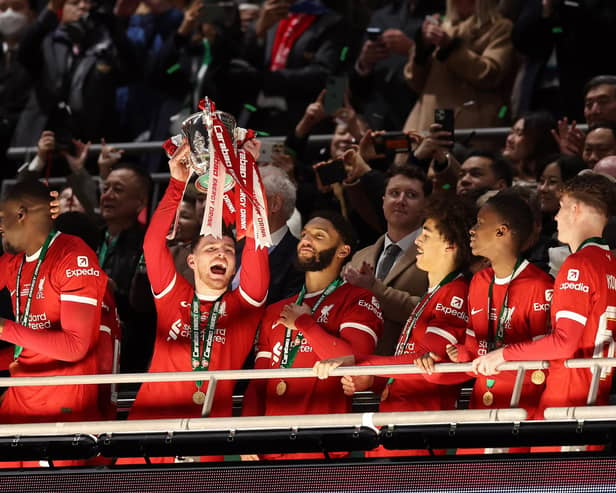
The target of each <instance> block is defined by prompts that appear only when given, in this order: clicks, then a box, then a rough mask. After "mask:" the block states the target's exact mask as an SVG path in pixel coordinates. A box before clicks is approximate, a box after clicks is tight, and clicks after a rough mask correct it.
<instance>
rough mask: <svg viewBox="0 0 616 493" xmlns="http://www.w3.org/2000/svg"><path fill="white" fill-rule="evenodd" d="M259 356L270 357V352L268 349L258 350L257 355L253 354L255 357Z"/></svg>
mask: <svg viewBox="0 0 616 493" xmlns="http://www.w3.org/2000/svg"><path fill="white" fill-rule="evenodd" d="M259 358H267V359H272V353H271V352H269V351H259V352H258V353H257V355H256V356H255V359H259Z"/></svg>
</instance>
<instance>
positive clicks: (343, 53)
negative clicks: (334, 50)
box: [340, 46, 349, 62]
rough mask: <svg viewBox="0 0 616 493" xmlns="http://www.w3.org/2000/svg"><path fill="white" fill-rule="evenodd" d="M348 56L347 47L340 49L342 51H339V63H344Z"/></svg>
mask: <svg viewBox="0 0 616 493" xmlns="http://www.w3.org/2000/svg"><path fill="white" fill-rule="evenodd" d="M348 54H349V47H348V46H344V47H343V48H342V50H341V51H340V61H341V62H344V61H346V57H347V55H348Z"/></svg>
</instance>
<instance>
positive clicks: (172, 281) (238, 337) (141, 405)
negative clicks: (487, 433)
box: [130, 179, 269, 419]
mask: <svg viewBox="0 0 616 493" xmlns="http://www.w3.org/2000/svg"><path fill="white" fill-rule="evenodd" d="M183 189H184V184H183V183H181V182H179V181H177V180H174V179H171V180H170V183H169V186H168V187H167V191H166V192H165V195H164V197H163V198H162V200H161V202H160V204H159V205H158V208H157V210H156V213H155V214H154V216H153V217H152V221H151V223H150V226H149V227H148V230H147V232H146V236H145V240H144V246H143V251H144V255H145V261H146V268H147V270H148V276H149V278H150V283H151V285H152V290H153V291H154V298H155V303H156V313H157V328H156V342H155V345H154V354H153V356H152V362H151V364H150V368H149V371H150V372H169V371H171V372H174V371H190V370H191V369H192V357H191V337H190V334H191V327H190V317H191V315H190V309H191V303H192V300H193V296H194V293H195V290H194V288H192V287H191V286H190V284H188V282H187V281H186V280H185V279H184V278H183V277H182V276H181V275H180V274H179V273H177V272H176V270H175V265H174V262H173V258H172V257H171V254H170V253H169V250H168V248H167V245H166V241H165V236H166V235H167V232H168V231H169V226H170V224H171V221H172V220H173V218H174V217H175V212H176V209H177V206H178V204H179V202H180V200H181V197H182V191H183ZM268 285H269V267H268V253H267V249H266V248H261V249H259V250H255V246H254V240H253V239H252V238H247V240H246V247H245V248H244V251H243V254H242V270H241V273H240V285H239V287H238V288H237V289H235V290H234V291H228V292H227V293H225V294H224V296H223V298H222V304H221V307H220V313H219V317H218V320H217V322H216V332H215V336H214V342H213V345H212V351H211V358H210V364H209V369H211V370H236V369H239V368H241V367H242V365H243V363H244V361H245V359H246V357H247V356H248V354H249V352H250V350H251V348H252V345H253V343H254V339H255V334H256V330H257V325H258V323H259V320H260V318H261V315H262V305H263V303H265V299H266V297H267V288H268ZM198 297H199V299H200V300H201V304H200V308H201V328H202V330H201V333H202V338H203V336H204V335H205V332H206V331H205V330H203V329H204V328H205V324H206V322H207V318H208V315H209V311H210V309H211V308H212V306H213V304H214V301H215V299H213V298H212V297H208V296H204V295H198ZM201 344H203V341H202V343H201ZM199 373H200V372H195V381H196V380H200V378H199ZM234 385H235V382H234V381H229V380H227V381H220V382H218V384H217V387H216V396H215V398H214V404H213V408H212V412H211V416H230V415H231V409H232V393H233V387H234ZM196 390H197V387H196V385H195V382H194V381H188V382H174V383H171V382H169V383H159V382H155V383H144V384H143V385H142V386H141V388H140V389H139V392H138V394H137V398H136V399H135V403H134V404H133V407H132V409H131V411H130V418H131V419H145V418H179V417H199V416H201V408H202V406H201V405H197V404H195V403H194V402H193V400H192V396H193V393H194V392H195V391H196ZM201 391H203V392H206V391H207V383H206V382H204V383H203V385H202V386H201Z"/></svg>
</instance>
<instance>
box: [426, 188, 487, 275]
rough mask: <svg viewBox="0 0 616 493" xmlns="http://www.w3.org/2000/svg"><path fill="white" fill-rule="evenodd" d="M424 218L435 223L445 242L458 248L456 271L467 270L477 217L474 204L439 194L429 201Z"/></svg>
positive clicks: (449, 195)
mask: <svg viewBox="0 0 616 493" xmlns="http://www.w3.org/2000/svg"><path fill="white" fill-rule="evenodd" d="M424 216H425V218H426V219H432V220H433V221H434V222H435V226H436V229H437V230H438V232H439V233H440V234H441V236H442V237H443V238H444V239H445V241H447V242H448V243H452V244H453V245H455V246H456V247H457V250H458V252H457V254H456V259H455V262H456V269H458V270H464V269H466V268H467V267H468V265H469V263H470V261H471V258H472V254H471V247H470V236H469V233H468V232H469V230H470V229H471V227H472V226H473V224H475V219H476V217H477V209H476V207H475V205H474V203H473V202H472V201H470V200H466V199H464V198H462V197H459V196H456V195H453V194H440V193H439V194H436V195H433V196H431V197H430V198H429V199H428V201H427V203H426V206H425V209H424Z"/></svg>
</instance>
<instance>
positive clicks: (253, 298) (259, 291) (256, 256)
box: [238, 236, 270, 307]
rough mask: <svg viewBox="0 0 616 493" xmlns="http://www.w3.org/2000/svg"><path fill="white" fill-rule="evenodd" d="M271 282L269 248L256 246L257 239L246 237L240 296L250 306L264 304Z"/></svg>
mask: <svg viewBox="0 0 616 493" xmlns="http://www.w3.org/2000/svg"><path fill="white" fill-rule="evenodd" d="M269 282H270V271H269V253H268V249H267V248H256V245H255V240H254V238H252V237H248V236H247V237H246V244H245V245H244V250H243V251H242V270H241V271H240V285H239V287H238V289H239V290H240V295H241V296H240V298H241V299H242V300H243V301H244V302H245V303H247V304H248V305H250V306H256V307H259V306H262V305H263V303H265V300H266V299H267V289H268V287H269Z"/></svg>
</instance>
